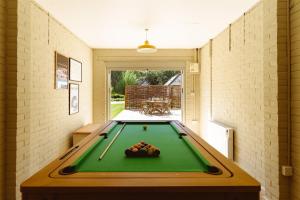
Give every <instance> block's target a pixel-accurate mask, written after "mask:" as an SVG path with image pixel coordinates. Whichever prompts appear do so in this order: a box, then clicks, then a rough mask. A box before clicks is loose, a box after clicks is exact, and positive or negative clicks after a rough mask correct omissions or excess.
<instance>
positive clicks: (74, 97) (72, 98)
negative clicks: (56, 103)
mask: <svg viewBox="0 0 300 200" xmlns="http://www.w3.org/2000/svg"><path fill="white" fill-rule="evenodd" d="M78 112H79V85H78V84H74V83H70V85H69V114H70V115H72V114H75V113H78Z"/></svg>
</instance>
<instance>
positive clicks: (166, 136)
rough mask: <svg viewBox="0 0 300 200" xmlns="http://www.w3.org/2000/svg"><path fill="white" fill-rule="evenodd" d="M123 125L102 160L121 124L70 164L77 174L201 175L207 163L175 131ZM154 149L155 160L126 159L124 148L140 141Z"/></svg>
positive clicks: (164, 127) (151, 125) (160, 126)
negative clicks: (155, 153) (146, 173)
mask: <svg viewBox="0 0 300 200" xmlns="http://www.w3.org/2000/svg"><path fill="white" fill-rule="evenodd" d="M144 125H145V123H126V126H125V127H124V129H123V130H122V132H121V133H120V135H119V136H118V137H117V139H116V141H115V142H114V143H113V144H112V146H111V147H110V149H109V150H108V151H107V153H106V154H105V156H104V158H103V159H102V160H98V158H99V155H100V154H101V153H102V152H103V151H104V149H105V148H106V146H107V145H108V144H109V142H110V141H111V140H112V139H113V137H114V135H115V134H116V133H117V132H118V130H120V129H121V127H122V124H118V125H116V126H115V127H113V128H112V129H111V130H110V132H109V134H108V138H107V139H103V137H101V138H99V140H98V141H97V142H96V143H95V144H94V145H92V146H91V147H90V148H89V149H88V150H87V151H86V152H85V153H84V154H83V155H82V156H81V157H79V158H78V159H77V160H76V161H75V163H73V165H75V168H76V171H77V172H205V171H207V165H208V164H209V163H208V162H207V161H206V160H205V159H204V158H203V157H202V155H201V154H200V152H199V151H198V150H197V149H196V148H195V147H193V145H192V144H190V143H189V142H188V141H187V140H186V139H179V137H178V132H177V131H176V129H175V128H174V127H172V126H171V125H170V124H169V123H148V124H147V127H148V128H147V130H146V131H144V130H143V126H144ZM142 140H143V141H144V142H146V143H148V144H152V145H154V146H156V147H158V148H159V149H160V151H161V154H160V156H159V157H157V158H128V157H126V156H125V153H124V151H125V149H127V148H128V147H130V146H132V145H133V144H136V143H138V142H140V141H142Z"/></svg>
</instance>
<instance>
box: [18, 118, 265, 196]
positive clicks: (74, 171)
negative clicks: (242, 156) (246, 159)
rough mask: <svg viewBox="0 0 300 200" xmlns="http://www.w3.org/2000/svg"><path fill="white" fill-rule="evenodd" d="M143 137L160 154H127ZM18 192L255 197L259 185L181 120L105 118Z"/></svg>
mask: <svg viewBox="0 0 300 200" xmlns="http://www.w3.org/2000/svg"><path fill="white" fill-rule="evenodd" d="M141 141H143V142H145V143H147V144H151V145H153V146H155V147H157V148H158V149H159V151H160V154H159V155H158V156H157V155H156V156H152V154H149V155H148V154H147V153H146V154H141V155H139V154H134V155H138V156H126V154H125V151H126V149H128V148H130V147H131V146H132V145H134V144H137V143H139V142H141ZM131 149H132V148H131ZM21 192H22V198H23V199H24V200H42V199H43V200H44V199H55V200H68V199H73V200H77V199H78V200H79V199H85V200H86V199H126V200H127V199H128V200H129V199H130V200H138V199H139V200H140V199H143V200H144V199H145V200H150V199H151V200H155V199H186V198H188V199H210V200H214V199H222V200H250V199H253V200H258V199H259V192H260V184H259V183H258V182H257V181H256V180H255V179H253V178H252V177H251V176H249V175H248V174H247V173H246V172H244V171H243V170H242V169H240V168H239V167H238V166H237V165H236V164H234V163H233V162H232V161H230V160H228V159H226V158H225V157H224V156H223V155H221V154H220V153H219V152H217V151H216V150H215V149H214V148H212V147H211V146H210V145H208V144H207V143H206V142H205V141H203V140H202V139H201V138H200V137H199V136H197V135H196V134H195V133H193V131H191V130H190V129H189V128H188V127H186V126H185V125H184V124H182V123H181V122H179V121H109V122H107V123H105V124H104V125H103V126H102V127H101V128H100V129H99V130H98V131H96V132H94V133H93V134H91V135H89V136H87V137H86V138H85V139H84V140H82V141H81V142H80V143H78V144H77V145H76V146H73V147H72V148H70V149H69V150H68V151H67V152H65V153H64V154H63V155H61V156H60V157H59V158H57V159H56V160H54V161H53V162H52V163H50V164H49V165H48V166H46V167H45V168H43V169H42V170H40V171H39V172H37V173H36V174H35V175H33V176H32V177H30V178H29V179H28V180H26V181H25V182H23V183H22V184H21Z"/></svg>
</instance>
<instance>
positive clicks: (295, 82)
mask: <svg viewBox="0 0 300 200" xmlns="http://www.w3.org/2000/svg"><path fill="white" fill-rule="evenodd" d="M290 20H291V29H290V30H291V71H292V73H291V76H292V78H291V86H292V99H291V105H292V113H291V114H292V117H291V120H292V165H293V167H294V176H293V177H292V185H291V199H294V200H299V199H300V157H299V154H300V1H299V0H292V1H291V13H290Z"/></svg>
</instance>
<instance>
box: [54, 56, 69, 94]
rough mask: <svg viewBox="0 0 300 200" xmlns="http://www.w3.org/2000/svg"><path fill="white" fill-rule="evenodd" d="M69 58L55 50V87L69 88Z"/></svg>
mask: <svg viewBox="0 0 300 200" xmlns="http://www.w3.org/2000/svg"><path fill="white" fill-rule="evenodd" d="M68 79H69V58H68V57H66V56H64V55H62V54H60V53H58V52H55V88H56V89H68Z"/></svg>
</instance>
